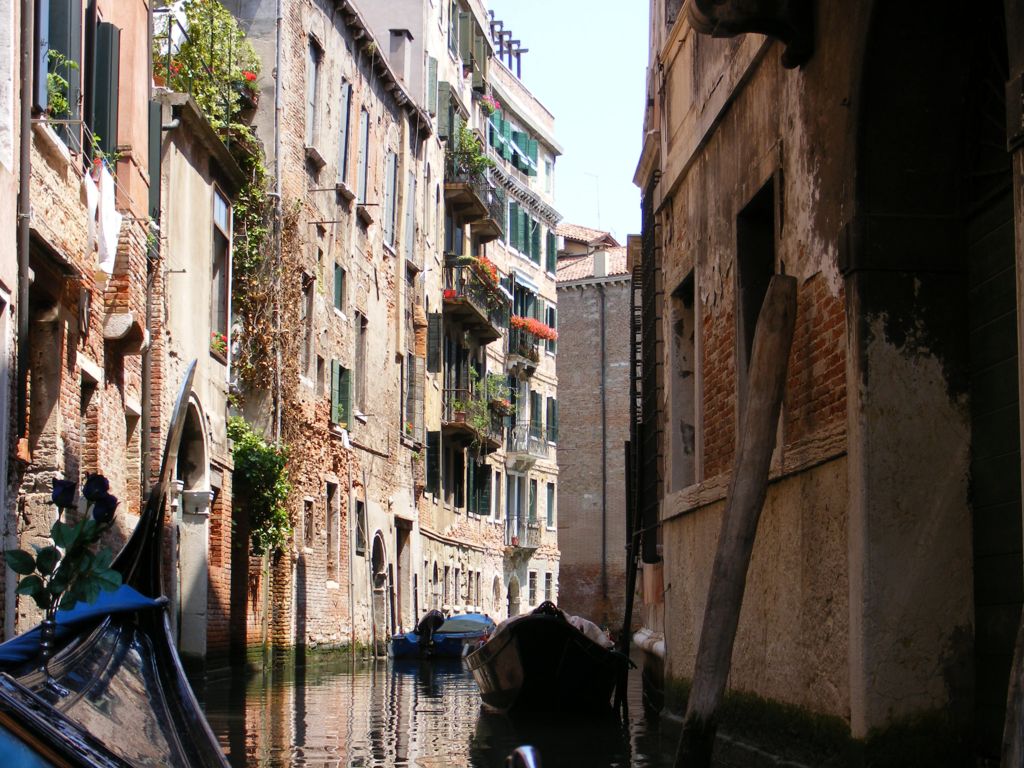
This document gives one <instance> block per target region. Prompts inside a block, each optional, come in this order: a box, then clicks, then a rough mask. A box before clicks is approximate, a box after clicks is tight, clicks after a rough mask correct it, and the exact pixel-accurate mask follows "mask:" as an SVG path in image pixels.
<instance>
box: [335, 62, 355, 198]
mask: <svg viewBox="0 0 1024 768" xmlns="http://www.w3.org/2000/svg"><path fill="white" fill-rule="evenodd" d="M351 107H352V83H350V82H348V81H347V80H343V81H342V83H341V119H340V120H339V121H338V123H339V127H338V181H340V182H341V183H342V184H344V183H345V182H346V180H347V179H348V126H349V120H350V117H351V111H352V110H351Z"/></svg>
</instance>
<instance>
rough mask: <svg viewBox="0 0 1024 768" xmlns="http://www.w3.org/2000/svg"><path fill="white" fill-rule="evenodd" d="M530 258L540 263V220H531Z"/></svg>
mask: <svg viewBox="0 0 1024 768" xmlns="http://www.w3.org/2000/svg"><path fill="white" fill-rule="evenodd" d="M530 230H531V231H530V258H531V259H533V261H534V262H535V263H537V264H540V222H539V221H535V220H533V219H531V220H530Z"/></svg>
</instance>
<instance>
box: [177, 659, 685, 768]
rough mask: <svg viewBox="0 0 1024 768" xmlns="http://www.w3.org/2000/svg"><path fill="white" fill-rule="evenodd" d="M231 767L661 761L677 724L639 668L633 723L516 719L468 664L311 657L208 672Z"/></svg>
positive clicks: (207, 686)
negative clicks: (664, 716)
mask: <svg viewBox="0 0 1024 768" xmlns="http://www.w3.org/2000/svg"><path fill="white" fill-rule="evenodd" d="M197 688H198V690H197V693H198V694H199V696H200V699H201V703H202V704H203V706H204V708H205V710H206V714H207V718H208V719H209V721H210V725H211V727H212V728H213V730H214V733H216V735H217V737H218V738H219V739H220V742H221V745H222V746H223V748H224V750H225V752H226V753H227V755H228V759H229V760H230V762H231V764H232V766H236V768H242V766H254V767H255V766H259V767H260V768H271V767H273V768H298V767H299V766H317V767H318V768H335V767H337V768H350V767H355V766H358V767H359V768H404V767H405V766H409V767H410V768H414V767H421V768H504V765H505V758H506V757H507V756H508V754H509V752H511V751H512V750H513V749H514V748H515V747H517V746H520V745H523V744H531V745H533V746H535V747H537V748H538V749H539V750H540V753H541V757H542V761H543V768H558V767H559V766H565V767H566V768H569V767H570V766H571V767H572V768H579V767H581V766H586V767H587V768H605V767H607V768H613V767H615V768H660V767H661V766H669V765H671V764H672V759H671V757H672V753H673V750H674V745H675V737H676V733H677V731H674V730H673V731H672V732H671V733H669V732H666V733H662V732H661V729H660V726H659V722H658V720H657V718H656V717H653V716H652V717H651V718H648V717H646V716H645V715H644V711H643V706H642V700H641V687H640V673H639V671H637V670H634V671H632V672H631V673H630V684H629V694H628V701H629V711H628V715H627V717H626V718H625V719H624V720H625V721H624V722H623V721H620V720H619V719H618V718H614V717H609V718H607V719H603V720H602V719H598V720H593V719H577V718H573V717H571V713H558V714H557V715H547V716H545V717H540V718H533V719H527V720H523V719H520V718H517V719H516V720H514V721H513V720H511V719H509V718H508V717H506V716H504V715H500V714H497V713H495V712H492V711H489V710H487V709H486V708H484V707H483V706H482V704H481V701H480V695H479V693H478V691H477V687H476V683H475V682H474V681H473V676H472V675H471V674H470V673H469V670H468V669H467V668H466V667H464V666H463V664H462V663H461V662H436V661H435V662H432V663H420V662H405V661H400V662H394V661H391V660H383V659H381V660H379V661H362V662H361V661H356V662H352V661H349V660H348V658H347V657H342V658H337V657H334V658H320V659H317V658H316V657H313V659H312V660H308V661H307V662H306V663H305V664H294V663H290V664H283V663H282V664H279V665H277V666H273V667H270V668H269V669H268V670H267V671H266V672H261V673H257V674H251V673H249V674H246V673H243V672H234V673H228V672H227V671H225V672H223V673H220V674H218V673H216V672H213V673H210V674H208V676H207V678H206V680H205V682H204V683H203V684H202V685H200V686H197Z"/></svg>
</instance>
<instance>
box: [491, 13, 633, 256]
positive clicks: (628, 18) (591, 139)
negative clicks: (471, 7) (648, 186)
mask: <svg viewBox="0 0 1024 768" xmlns="http://www.w3.org/2000/svg"><path fill="white" fill-rule="evenodd" d="M484 2H485V5H486V7H487V8H489V9H490V10H492V11H494V16H495V18H496V19H500V20H502V21H504V22H505V29H510V30H511V31H512V33H513V38H514V39H519V40H521V41H522V46H523V48H528V49H529V52H527V53H524V54H523V58H522V61H523V72H522V80H523V82H524V83H525V84H526V86H527V87H528V88H529V89H530V90H531V91H533V93H534V95H535V96H537V97H538V98H539V99H540V100H541V102H543V104H544V106H546V107H547V108H548V109H549V110H550V111H551V112H552V114H554V116H555V138H556V139H557V140H558V142H559V144H561V145H562V150H563V152H564V154H563V155H562V156H561V157H559V158H558V160H557V162H556V164H555V207H556V208H557V209H558V212H559V213H561V214H562V216H563V217H564V218H563V219H562V220H563V222H567V223H572V224H580V225H582V226H585V227H593V228H595V229H602V230H607V231H610V232H611V233H612V234H613V235H615V238H616V239H617V240H618V241H619V242H620V243H622V244H623V245H625V244H626V235H628V234H639V232H640V191H639V190H638V189H637V188H636V187H635V186H633V172H634V171H635V170H636V165H637V162H638V160H639V159H640V148H641V144H642V141H643V113H644V103H645V100H646V94H645V81H646V67H647V34H648V29H647V18H648V9H647V3H643V2H639V3H623V2H613V1H612V0H484Z"/></svg>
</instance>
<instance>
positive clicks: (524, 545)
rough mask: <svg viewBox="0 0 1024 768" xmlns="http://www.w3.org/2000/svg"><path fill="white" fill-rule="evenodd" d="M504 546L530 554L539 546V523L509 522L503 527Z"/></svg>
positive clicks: (534, 521)
mask: <svg viewBox="0 0 1024 768" xmlns="http://www.w3.org/2000/svg"><path fill="white" fill-rule="evenodd" d="M505 546H506V547H508V548H511V549H512V550H526V551H528V552H532V551H533V550H535V549H537V547H539V546H540V523H539V522H537V521H536V520H533V521H530V522H527V521H526V520H518V521H517V520H515V519H514V518H513V519H512V520H509V521H508V523H507V524H506V526H505Z"/></svg>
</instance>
